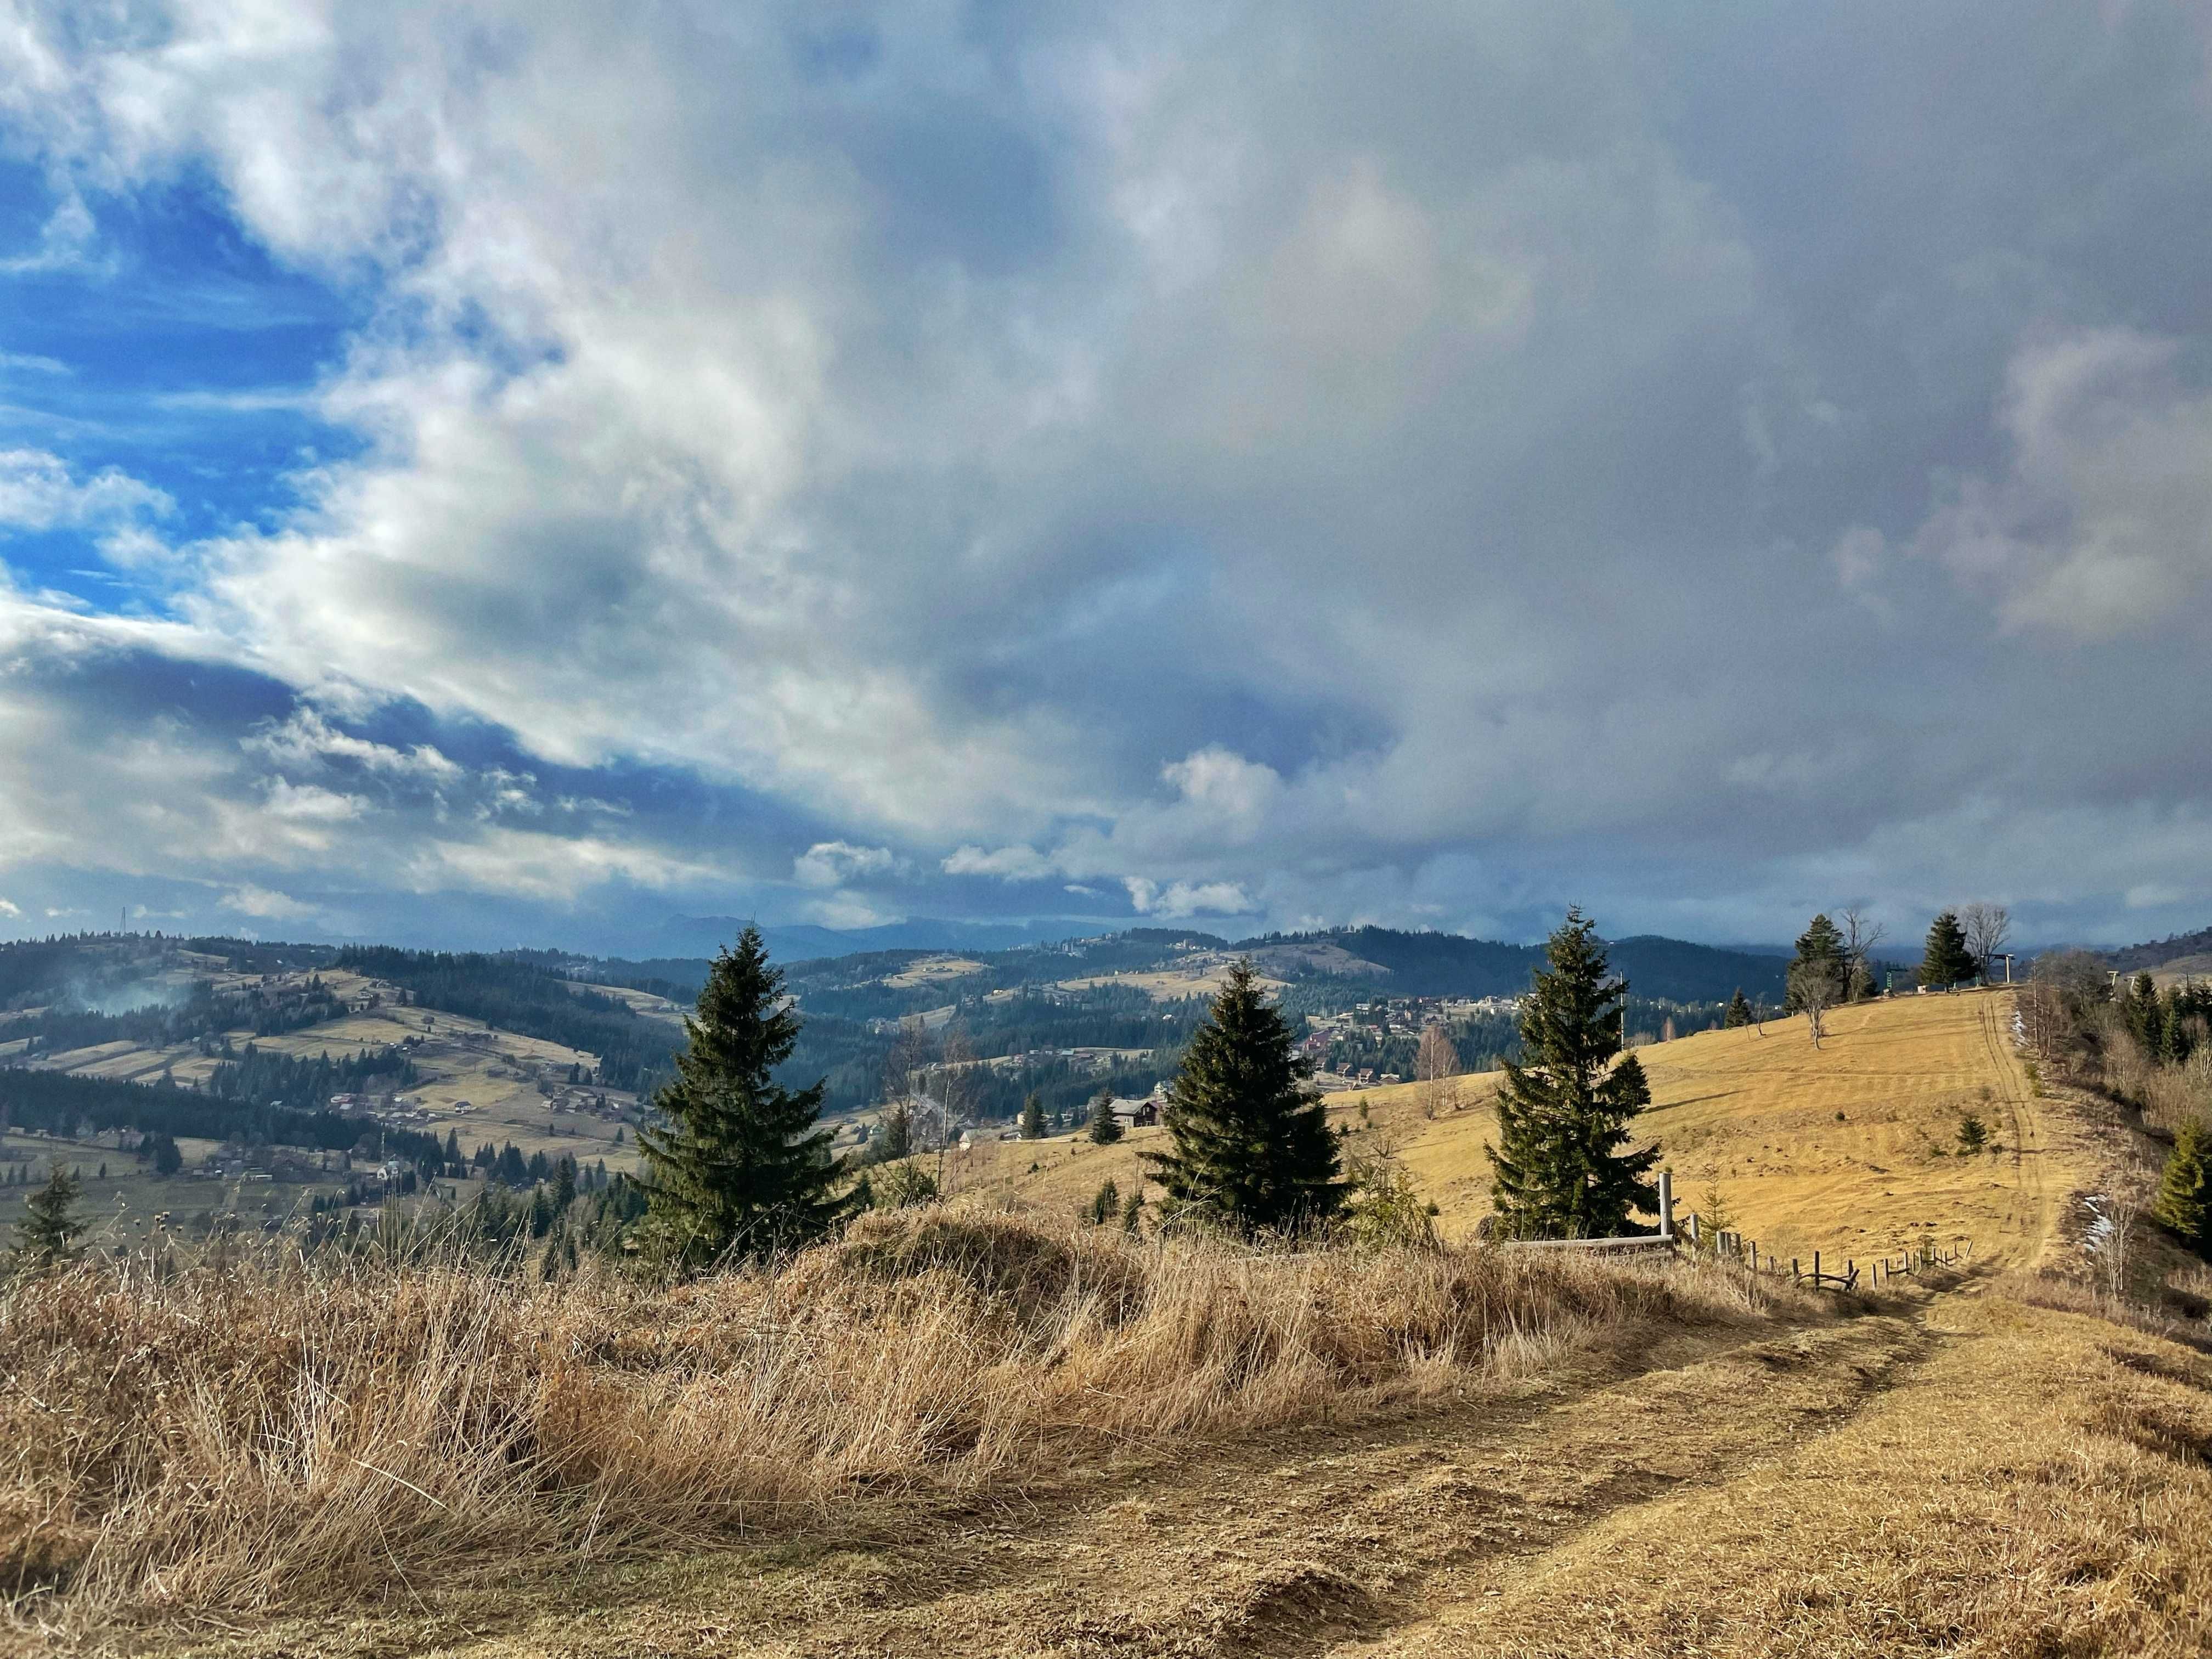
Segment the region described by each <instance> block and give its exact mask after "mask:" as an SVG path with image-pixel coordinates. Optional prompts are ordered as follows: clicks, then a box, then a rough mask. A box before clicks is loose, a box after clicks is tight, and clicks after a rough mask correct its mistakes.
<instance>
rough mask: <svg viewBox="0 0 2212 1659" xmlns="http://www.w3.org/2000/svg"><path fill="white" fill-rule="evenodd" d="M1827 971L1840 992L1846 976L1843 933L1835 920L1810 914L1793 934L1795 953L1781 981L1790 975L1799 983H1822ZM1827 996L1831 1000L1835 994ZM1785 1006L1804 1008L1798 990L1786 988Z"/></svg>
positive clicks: (1794, 1012)
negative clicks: (1808, 918) (1787, 996)
mask: <svg viewBox="0 0 2212 1659" xmlns="http://www.w3.org/2000/svg"><path fill="white" fill-rule="evenodd" d="M1831 974H1832V975H1833V983H1834V984H1835V985H1836V986H1837V987H1838V993H1837V994H1838V996H1840V995H1841V994H1842V988H1841V987H1844V986H1845V985H1846V984H1847V982H1848V980H1849V975H1847V974H1846V973H1845V972H1844V936H1843V934H1842V933H1838V931H1837V929H1836V924H1835V923H1834V922H1832V921H1829V920H1828V918H1827V916H1826V914H1825V913H1823V914H1822V915H1817V916H1814V918H1813V920H1812V922H1811V923H1810V925H1808V927H1806V929H1805V931H1804V932H1803V933H1800V934H1798V935H1797V954H1796V956H1795V957H1791V958H1790V967H1789V969H1788V973H1787V974H1786V975H1785V976H1784V978H1785V983H1787V982H1788V981H1789V978H1790V976H1791V975H1794V976H1796V980H1797V981H1798V982H1800V983H1806V982H1810V983H1814V984H1826V983H1827V982H1828V979H1827V977H1826V976H1827V975H1831ZM1830 1000H1831V1001H1833V1000H1835V998H1833V997H1832V998H1831V999H1830ZM1787 1006H1788V1009H1789V1012H1791V1013H1793V1014H1796V1013H1802V1012H1804V1002H1803V1000H1802V994H1800V993H1799V992H1798V991H1796V990H1795V989H1793V990H1791V991H1790V998H1789V1002H1788V1004H1787Z"/></svg>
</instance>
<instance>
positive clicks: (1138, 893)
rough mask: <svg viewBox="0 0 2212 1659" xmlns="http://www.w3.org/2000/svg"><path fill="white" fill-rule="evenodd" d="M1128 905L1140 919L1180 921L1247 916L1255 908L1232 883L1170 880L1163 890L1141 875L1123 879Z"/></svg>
mask: <svg viewBox="0 0 2212 1659" xmlns="http://www.w3.org/2000/svg"><path fill="white" fill-rule="evenodd" d="M1122 884H1123V885H1124V886H1125V887H1127V889H1128V890H1129V902H1130V903H1131V904H1132V905H1133V906H1134V907H1135V908H1136V911H1137V914H1138V915H1140V916H1158V917H1159V918H1160V919H1161V920H1163V921H1182V920H1183V919H1184V918H1185V917H1187V916H1197V915H1218V916H1241V915H1249V914H1251V912H1252V911H1253V910H1255V909H1256V908H1258V907H1257V906H1255V904H1254V903H1253V902H1252V901H1251V899H1250V898H1249V896H1247V895H1246V893H1245V891H1244V890H1243V888H1242V887H1240V886H1238V885H1237V884H1236V883H1235V882H1233V881H1207V882H1188V881H1171V882H1170V883H1168V884H1166V885H1165V886H1162V885H1160V884H1158V882H1155V881H1151V880H1148V879H1147V878H1145V877H1143V876H1125V877H1123V878H1122Z"/></svg>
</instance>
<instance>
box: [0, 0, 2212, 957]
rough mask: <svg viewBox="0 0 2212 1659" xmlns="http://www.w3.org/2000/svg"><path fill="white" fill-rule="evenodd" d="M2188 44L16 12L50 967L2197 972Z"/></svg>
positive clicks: (16, 829)
mask: <svg viewBox="0 0 2212 1659" xmlns="http://www.w3.org/2000/svg"><path fill="white" fill-rule="evenodd" d="M2208 17H2212V14H2208V13H2207V12H2206V11H2205V9H2203V8H2202V7H2201V6H2197V5H2185V4H2178V3H2177V4H2158V3H2129V0H2106V3H2102V4H2090V3H2086V0H2066V3H2054V4H2036V3H2031V0H1991V3H1973V0H1959V3H1949V4H1945V5H1942V6H1929V5H1926V4H1925V3H1923V0H1905V3H1887V0H1853V3H1833V4H1805V5H1780V4H1770V5H1748V4H1736V3H1725V0H1716V3H1711V4H1701V5H1697V6H1683V5H1680V4H1674V3H1663V4H1662V3H1652V4H1645V5H1617V4H1605V3H1595V0H1592V3H1585V0H1547V3H1545V4H1542V5H1531V4H1528V3H1525V0H1524V3H1519V4H1513V5H1492V4H1484V3H1475V0H1453V3H1449V4H1434V5H1430V4H1422V3H1407V4H1404V5H1401V6H1396V7H1391V8H1367V7H1345V6H1341V5H1329V4H1305V3H1297V0H1275V3H1271V4H1267V5H1264V6H1263V5H1246V4H1237V3H1218V0H1173V3H1159V4H1151V3H1143V0H1137V3H1110V0H1109V3H1106V4H1090V5H1084V6H1057V5H1052V4H1029V5H1018V6H1017V5H1007V4H1004V3H1000V0H974V3H964V4H963V3H950V0H903V3H900V4H896V5H882V6H872V5H866V4H858V3H854V4H845V3H839V0H807V3H797V4H789V5H780V4H774V3H762V4H757V5H748V6H730V5H726V4H721V3H699V4H687V3H682V0H664V3H655V4H651V5H646V6H635V7H610V6H605V5H603V4H570V3H563V0H530V3H527V4H522V3H514V4H501V3H496V0H490V3H483V4H479V5H475V6H471V7H469V8H466V9H459V8H453V7H448V6H423V5H410V4H406V3H400V0H394V3H391V4H385V5H379V6H374V7H369V6H359V5H337V4H323V3H313V0H294V3H272V0H151V3H140V0H106V3H100V4H96V5H93V4H85V3H81V0H80V3H60V4H53V5H46V4H40V3H26V0H0V935H4V934H12V935H15V936H30V935H39V934H44V933H49V932H54V931H76V930H79V929H85V928H94V927H112V926H115V925H116V923H117V921H118V919H123V920H125V921H127V922H128V925H129V926H131V927H134V928H137V927H159V928H162V929H165V930H172V929H173V930H179V931H188V932H189V931H203V930H204V931H217V932H225V933H249V934H256V935H258V936H262V937H279V938H317V939H322V938H328V939H343V938H372V937H373V938H381V939H394V940H398V941H402V942H407V943H416V944H427V945H453V946H483V945H508V944H516V943H526V944H532V945H568V946H571V947H574V948H578V949H589V950H619V951H633V952H646V951H650V950H651V949H652V948H653V942H654V940H655V939H659V938H662V937H664V936H665V933H666V930H667V927H668V925H669V923H670V921H671V918H677V917H684V916H701V915H715V916H757V917H758V918H760V919H761V920H763V921H769V922H778V923H801V922H805V923H814V924H817V925H823V926H828V927H839V928H849V927H866V926H869V925H872V924H877V923H881V922H885V921H894V920H897V919H900V918H905V917H915V916H932V917H938V916H942V917H958V918H975V919H993V920H999V921H1013V920H1029V921H1036V922H1037V923H1039V924H1040V925H1048V926H1052V927H1055V928H1057V929H1058V930H1060V931H1076V930H1078V929H1084V930H1089V929H1091V926H1092V924H1093V923H1095V924H1096V925H1097V928H1101V929H1103V928H1104V927H1119V926H1127V925H1137V924H1145V925H1160V924H1167V923H1172V924H1176V925H1182V924H1190V925H1194V926H1199V927H1205V928H1206V929H1207V930H1209V931H1213V932H1219V933H1229V934H1232V935H1238V934H1249V933H1259V932H1261V931H1265V930H1269V929H1275V928H1283V929H1291V928H1304V927H1324V926H1334V925H1343V924H1357V923H1378V924H1382V925H1387V926H1393V927H1433V928H1441V929H1445V930H1449V931H1453V932H1462V933H1476V934H1480V935H1483V936H1486V937H1492V938H1506V939H1528V938H1533V937H1538V936H1541V933H1543V932H1544V931H1545V930H1546V929H1547V928H1548V927H1551V926H1552V925H1553V924H1554V923H1555V922H1556V921H1557V920H1558V917H1559V915H1560V913H1561V911H1562V910H1563V909H1564V908H1565V906H1566V905H1568V904H1569V903H1578V904H1580V905H1582V906H1583V908H1585V909H1586V910H1588V911H1589V913H1590V914H1592V915H1594V916H1595V918H1596V919H1597V921H1598V922H1599V924H1600V926H1601V928H1602V929H1603V930H1604V931H1605V932H1606V933H1608V934H1610V935H1612V936H1614V937H1620V936H1625V935H1627V934H1630V933H1671V934H1674V935H1677V936H1680V937H1685V938H1691V939H1705V940H1710V941H1714V942H1726V941H1754V940H1757V941H1771V940H1782V939H1788V938H1789V937H1790V936H1792V935H1794V934H1795V933H1797V932H1798V931H1800V930H1801V929H1802V927H1803V925H1804V922H1805V920H1806V919H1807V917H1808V916H1809V915H1811V914H1812V912H1813V911H1814V910H1815V909H1822V908H1826V909H1833V908H1838V907H1841V906H1844V905H1855V906H1858V907H1862V908H1867V909H1869V910H1870V911H1871V912H1872V913H1873V914H1874V915H1875V916H1877V917H1878V918H1880V919H1881V920H1882V921H1884V923H1885V924H1886V925H1887V927H1888V928H1889V930H1890V936H1891V938H1892V939H1893V940H1908V939H1917V938H1918V937H1919V935H1920V933H1922V932H1923V930H1924V929H1925V927H1926V926H1927V923H1928V919H1929V916H1930V915H1932V914H1933V913H1934V911H1935V910H1936V909H1937V908H1941V907H1943V906H1946V905H1952V904H1957V903H1960V902H1968V901H1974V900H1980V901H1986V902H1997V903H2002V904H2005V905H2007V906H2008V907H2009V908H2010V909H2011V911H2012V913H2013V915H2014V918H2015V935H2016V937H2017V938H2019V939H2021V940H2023V941H2024V942H2056V941H2059V940H2071V941H2078V942H2085V943H2117V942H2123V941H2126V940H2131V939H2148V938H2154V937H2160V936H2162V935H2164V934H2166V933H2173V932H2179V931H2183V930H2186V929H2190V928H2193V927H2202V926H2204V925H2205V924H2206V923H2208V922H2212V857H2208V853H2212V744H2208V742H2207V726H2208V724H2212V700H2208V698H2207V696H2206V695H2205V694H2206V690H2207V680H2208V677H2207V674H2206V672H2205V665H2206V664H2207V662H2208V660H2212V653H2208V645H2212V640H2208V635H2212V56H2208V53H2212V21H2208Z"/></svg>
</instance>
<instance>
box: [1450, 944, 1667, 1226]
mask: <svg viewBox="0 0 2212 1659" xmlns="http://www.w3.org/2000/svg"><path fill="white" fill-rule="evenodd" d="M1545 954H1546V957H1547V961H1548V962H1549V963H1550V966H1549V967H1548V968H1540V969H1537V970H1536V973H1535V979H1534V984H1533V985H1532V986H1531V987H1530V988H1529V993H1528V997H1527V998H1526V1000H1524V1001H1523V1002H1522V1006H1521V1048H1522V1059H1521V1060H1520V1061H1519V1062H1517V1063H1516V1062H1514V1061H1510V1060H1509V1061H1508V1062H1506V1066H1505V1083H1504V1087H1503V1088H1502V1089H1500V1090H1499V1091H1498V1140H1499V1143H1500V1144H1499V1145H1498V1146H1494V1147H1493V1146H1485V1147H1484V1149H1483V1150H1484V1152H1486V1153H1487V1154H1488V1156H1489V1158H1490V1162H1491V1165H1492V1168H1493V1169H1494V1170H1495V1171H1496V1173H1497V1184H1496V1187H1495V1188H1494V1189H1493V1193H1492V1203H1493V1205H1494V1206H1495V1207H1496V1210H1497V1214H1498V1231H1499V1232H1500V1233H1501V1234H1502V1235H1503V1236H1504V1237H1508V1238H1612V1237H1619V1236H1620V1235H1623V1234H1625V1233H1626V1231H1628V1226H1629V1221H1628V1217H1629V1212H1631V1211H1632V1210H1643V1211H1645V1212H1650V1213H1651V1214H1654V1215H1656V1214H1657V1213H1658V1206H1659V1196H1658V1193H1657V1191H1656V1188H1655V1187H1654V1186H1653V1185H1652V1183H1650V1182H1648V1181H1646V1180H1645V1179H1644V1176H1646V1175H1647V1174H1648V1173H1649V1172H1650V1169H1651V1166H1652V1165H1653V1164H1656V1163H1657V1162H1658V1161H1659V1148H1658V1147H1657V1146H1650V1147H1646V1148H1645V1149H1644V1151H1642V1152H1628V1151H1626V1150H1625V1148H1626V1146H1627V1144H1628V1121H1629V1120H1630V1119H1631V1118H1632V1117H1633V1116H1635V1115H1636V1114H1637V1113H1638V1112H1639V1111H1641V1110H1642V1109H1644V1107H1646V1106H1648V1105H1650V1103H1651V1090H1650V1085H1649V1084H1648V1083H1646V1082H1645V1080H1644V1067H1643V1066H1642V1065H1641V1064H1640V1063H1638V1060H1637V1058H1636V1056H1635V1055H1634V1054H1626V1055H1623V1054H1621V1053H1620V999H1621V997H1622V996H1623V994H1625V993H1626V991H1627V989H1628V987H1627V984H1626V982H1625V981H1621V980H1618V979H1614V978H1612V977H1610V972H1611V970H1610V967H1609V964H1608V963H1607V961H1606V957H1605V950H1604V947H1603V945H1601V943H1600V941H1599V940H1598V939H1597V936H1596V928H1595V924H1593V923H1592V922H1590V921H1589V920H1587V919H1586V918H1585V917H1584V916H1583V914H1582V913H1581V912H1580V911H1579V910H1573V909H1571V910H1569V911H1568V912H1567V919H1566V921H1565V922H1563V923H1562V924H1560V927H1559V931H1558V932H1556V933H1553V935H1552V937H1551V939H1550V942H1549V944H1548V945H1547V947H1546V952H1545ZM1616 1057H1618V1060H1617V1063H1616Z"/></svg>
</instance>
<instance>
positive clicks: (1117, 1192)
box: [1091, 1176, 1121, 1227]
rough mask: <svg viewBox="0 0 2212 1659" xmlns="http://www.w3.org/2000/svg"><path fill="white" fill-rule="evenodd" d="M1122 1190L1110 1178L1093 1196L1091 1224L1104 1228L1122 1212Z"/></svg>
mask: <svg viewBox="0 0 2212 1659" xmlns="http://www.w3.org/2000/svg"><path fill="white" fill-rule="evenodd" d="M1120 1212H1121V1188H1118V1187H1116V1186H1115V1184H1114V1182H1113V1179H1112V1178H1111V1177H1110V1176H1109V1177H1108V1179H1107V1180H1106V1181H1105V1182H1103V1184H1102V1185H1101V1186H1100V1187H1099V1188H1098V1190H1097V1192H1096V1193H1093V1194H1091V1225H1092V1226H1094V1227H1103V1226H1104V1225H1106V1224H1107V1223H1108V1222H1109V1221H1111V1220H1112V1219H1113V1218H1115V1216H1116V1215H1118V1214H1119V1213H1120Z"/></svg>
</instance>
